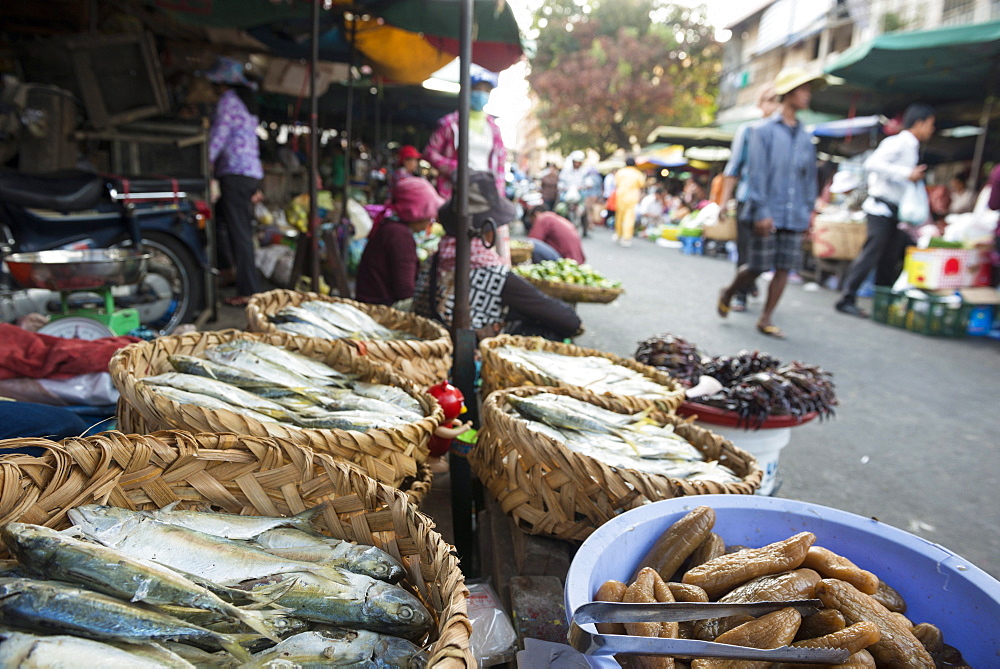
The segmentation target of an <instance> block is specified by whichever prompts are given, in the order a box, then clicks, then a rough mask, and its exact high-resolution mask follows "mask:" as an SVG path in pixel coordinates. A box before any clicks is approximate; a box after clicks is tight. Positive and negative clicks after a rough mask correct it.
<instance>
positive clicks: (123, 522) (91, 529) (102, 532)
mask: <svg viewBox="0 0 1000 669" xmlns="http://www.w3.org/2000/svg"><path fill="white" fill-rule="evenodd" d="M143 518H144V516H143V515H142V514H139V513H136V512H135V511H129V510H128V509H122V508H119V507H117V506H105V505H103V504H85V505H83V506H78V507H76V508H73V509H70V510H69V519H70V522H72V523H73V524H74V525H78V526H79V527H80V529H81V530H82V531H83V533H84V534H85V535H87V536H89V537H92V538H95V539H97V540H99V541H100V542H101V543H105V541H106V540H108V539H110V538H111V537H113V536H116V535H117V536H121V535H123V534H124V533H125V531H127V530H128V529H129V528H132V527H134V526H135V525H136V524H137V523H138V522H139V521H140V520H142V519H143Z"/></svg>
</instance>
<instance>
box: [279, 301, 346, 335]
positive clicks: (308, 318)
mask: <svg viewBox="0 0 1000 669" xmlns="http://www.w3.org/2000/svg"><path fill="white" fill-rule="evenodd" d="M270 320H271V322H272V323H279V324H302V325H307V326H309V327H311V328H316V329H318V330H320V331H322V332H323V333H324V334H323V339H345V338H350V337H352V336H353V332H352V331H351V330H347V329H344V328H342V327H340V326H339V325H338V324H336V323H332V322H330V321H329V320H327V319H325V318H323V317H322V316H320V315H319V314H317V313H316V312H314V311H312V310H310V309H303V308H302V307H293V306H288V307H285V308H283V309H282V310H281V311H279V312H278V313H276V314H274V315H273V316H271V317H270Z"/></svg>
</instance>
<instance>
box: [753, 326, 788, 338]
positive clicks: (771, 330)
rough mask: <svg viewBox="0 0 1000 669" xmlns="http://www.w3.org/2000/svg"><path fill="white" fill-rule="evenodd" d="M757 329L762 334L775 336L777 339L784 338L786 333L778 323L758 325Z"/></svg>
mask: <svg viewBox="0 0 1000 669" xmlns="http://www.w3.org/2000/svg"><path fill="white" fill-rule="evenodd" d="M757 331H758V332H760V333H761V334H765V335H767V336H768V337H774V338H775V339H784V338H785V333H784V332H782V331H781V328H779V327H778V326H777V325H758V326H757Z"/></svg>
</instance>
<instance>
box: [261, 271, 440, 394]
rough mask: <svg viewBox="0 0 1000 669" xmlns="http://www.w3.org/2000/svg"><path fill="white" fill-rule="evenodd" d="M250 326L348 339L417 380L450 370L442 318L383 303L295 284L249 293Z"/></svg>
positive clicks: (436, 378)
mask: <svg viewBox="0 0 1000 669" xmlns="http://www.w3.org/2000/svg"><path fill="white" fill-rule="evenodd" d="M246 316H247V329H248V330H250V331H251V332H287V333H290V334H295V335H300V336H304V337H312V338H314V339H317V340H322V341H325V342H336V341H344V342H350V344H351V345H352V346H353V347H355V348H356V349H357V351H358V352H360V353H362V354H363V355H365V356H367V357H368V358H370V359H371V360H374V361H375V362H381V363H383V364H386V365H389V366H390V367H392V368H393V369H395V370H396V372H397V373H399V374H401V375H402V376H404V377H406V378H408V379H410V380H411V381H413V382H414V383H416V384H417V385H418V386H423V387H426V386H432V385H434V384H435V383H439V382H441V381H446V380H448V377H449V375H450V374H451V353H452V343H451V336H450V335H449V334H448V331H447V330H445V329H444V327H443V326H442V325H441V324H440V323H435V322H434V321H432V320H430V319H428V318H423V317H421V316H417V315H416V314H410V313H406V312H405V311H399V310H398V309H393V308H391V307H387V306H384V305H381V304H365V303H363V302H355V301H354V300H348V299H345V298H342V297H329V296H327V295H318V294H316V293H301V292H296V291H293V290H272V291H270V292H267V293H258V294H256V295H254V296H253V297H251V298H250V302H249V303H248V304H247V309H246Z"/></svg>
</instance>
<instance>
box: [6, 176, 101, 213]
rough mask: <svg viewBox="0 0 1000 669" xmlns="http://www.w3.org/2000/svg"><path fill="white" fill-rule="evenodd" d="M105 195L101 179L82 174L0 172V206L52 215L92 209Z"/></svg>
mask: <svg viewBox="0 0 1000 669" xmlns="http://www.w3.org/2000/svg"><path fill="white" fill-rule="evenodd" d="M106 193H107V190H106V188H105V181H104V179H103V178H102V177H101V176H100V175H98V174H94V173H92V172H84V171H83V170H62V171H59V172H49V173H46V174H26V173H24V172H18V171H16V170H10V169H3V170H0V202H8V203H10V204H15V205H18V206H21V207H37V208H39V209H52V210H55V211H61V212H68V211H82V210H84V209H93V208H94V207H96V206H97V204H98V203H99V202H100V201H101V198H102V196H104V195H105V194H106Z"/></svg>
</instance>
